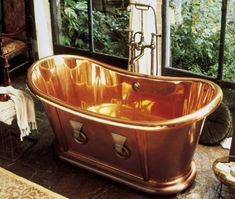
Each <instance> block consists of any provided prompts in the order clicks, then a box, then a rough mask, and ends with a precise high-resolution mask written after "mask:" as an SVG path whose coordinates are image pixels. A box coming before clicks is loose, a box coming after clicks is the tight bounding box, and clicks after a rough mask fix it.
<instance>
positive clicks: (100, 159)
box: [27, 55, 222, 194]
mask: <svg viewBox="0 0 235 199" xmlns="http://www.w3.org/2000/svg"><path fill="white" fill-rule="evenodd" d="M27 83H28V86H29V88H30V90H31V91H32V92H33V93H34V94H35V95H36V96H38V97H39V99H41V100H42V101H43V102H44V106H45V110H46V112H47V114H48V117H49V119H50V121H51V125H52V127H53V129H54V133H55V139H56V141H55V142H54V143H55V146H56V148H57V153H58V154H59V156H60V157H61V158H63V159H65V160H67V161H69V162H73V163H75V164H77V165H78V166H82V167H83V168H87V169H89V170H91V171H95V172H97V173H99V174H102V175H104V176H108V177H110V178H113V179H115V180H118V181H120V182H123V183H125V184H127V185H129V186H132V187H135V188H137V189H140V190H143V191H146V192H149V193H157V194H173V193H177V192H180V191H182V190H184V189H186V188H187V187H188V186H189V185H190V184H191V183H192V182H193V180H194V179H195V175H196V167H195V163H194V162H193V155H194V152H195V148H196V145H197V141H198V138H199V136H200V132H201V130H202V127H203V123H204V121H205V118H206V116H208V115H209V114H210V113H212V111H214V110H215V109H216V108H217V106H218V105H219V103H220V102H221V99H222V92H221V89H220V88H219V86H217V85H216V84H214V83H212V82H210V81H206V80H202V79H193V78H173V77H152V76H144V75H140V74H135V73H131V72H128V71H124V70H121V69H117V68H115V67H112V66H108V65H106V64H103V63H100V62H97V61H95V60H92V59H88V58H85V57H79V56H73V55H56V56H51V57H47V58H44V59H42V60H39V61H37V62H35V63H34V64H33V65H32V67H31V68H30V69H29V71H28V74H27Z"/></svg>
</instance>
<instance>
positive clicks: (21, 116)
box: [0, 86, 37, 140]
mask: <svg viewBox="0 0 235 199" xmlns="http://www.w3.org/2000/svg"><path fill="white" fill-rule="evenodd" d="M0 93H7V94H8V95H9V96H10V98H11V100H12V101H13V102H14V105H15V112H16V119H17V124H18V127H19V129H20V133H21V134H20V139H21V140H23V137H24V136H27V135H29V134H30V133H31V130H36V129H37V123H36V117H35V108H34V102H33V99H32V97H31V96H30V95H29V94H27V93H26V92H23V91H21V90H19V89H15V88H13V87H12V86H7V87H0ZM1 103H2V102H1ZM9 121H10V120H9ZM9 121H8V122H9Z"/></svg>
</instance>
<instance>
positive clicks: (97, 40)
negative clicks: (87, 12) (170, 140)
mask: <svg viewBox="0 0 235 199" xmlns="http://www.w3.org/2000/svg"><path fill="white" fill-rule="evenodd" d="M92 4H93V5H92V7H93V11H92V14H93V35H94V50H95V51H96V52H99V53H105V54H109V55H113V56H120V57H128V32H127V31H124V30H125V29H128V27H129V13H128V11H127V9H126V7H127V6H128V1H127V0H106V1H104V0H93V1H92Z"/></svg>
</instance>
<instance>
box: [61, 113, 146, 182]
mask: <svg viewBox="0 0 235 199" xmlns="http://www.w3.org/2000/svg"><path fill="white" fill-rule="evenodd" d="M58 113H59V118H60V120H61V122H62V123H61V125H62V128H63V132H64V139H66V140H67V142H68V152H67V155H68V156H71V157H72V158H74V159H76V160H77V161H80V160H82V161H83V162H84V163H85V164H88V165H89V164H90V165H93V166H95V167H96V168H100V169H104V170H107V171H111V172H113V173H118V175H124V176H125V175H130V176H133V177H137V178H141V179H142V178H143V177H142V171H141V167H140V157H139V152H138V148H137V147H138V146H137V143H136V137H135V130H130V129H124V128H121V127H115V126H110V125H107V124H101V123H98V122H96V121H91V120H87V119H85V118H82V117H78V116H76V115H73V114H71V113H67V112H64V111H61V110H60V111H59V112H58ZM70 121H75V122H78V123H80V124H82V132H83V133H84V134H85V136H86V137H87V142H86V143H84V144H80V143H78V142H77V141H76V139H74V129H73V127H72V126H71V122H70ZM116 144H117V147H118V148H117V151H115V146H116ZM120 145H123V146H125V149H122V148H119V147H120ZM122 150H126V151H124V153H125V152H126V153H128V154H127V156H128V157H122V155H120V156H119V152H121V153H122ZM124 155H125V154H124Z"/></svg>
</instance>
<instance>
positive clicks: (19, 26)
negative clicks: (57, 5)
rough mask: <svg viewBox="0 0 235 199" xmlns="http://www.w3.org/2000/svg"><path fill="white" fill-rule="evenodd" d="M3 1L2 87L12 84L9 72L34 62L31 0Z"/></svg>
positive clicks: (0, 47)
mask: <svg viewBox="0 0 235 199" xmlns="http://www.w3.org/2000/svg"><path fill="white" fill-rule="evenodd" d="M0 1H1V4H0V5H1V12H0V13H1V32H0V58H1V62H0V64H1V66H0V67H1V68H0V69H1V73H0V75H1V78H0V85H4V86H6V85H9V84H11V81H10V78H9V72H12V71H14V70H16V69H18V68H20V67H21V66H24V65H25V64H27V63H29V62H30V61H32V55H31V54H32V53H31V31H30V29H31V27H30V24H29V17H30V15H29V10H28V9H29V2H30V0H7V1H6V0H0Z"/></svg>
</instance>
